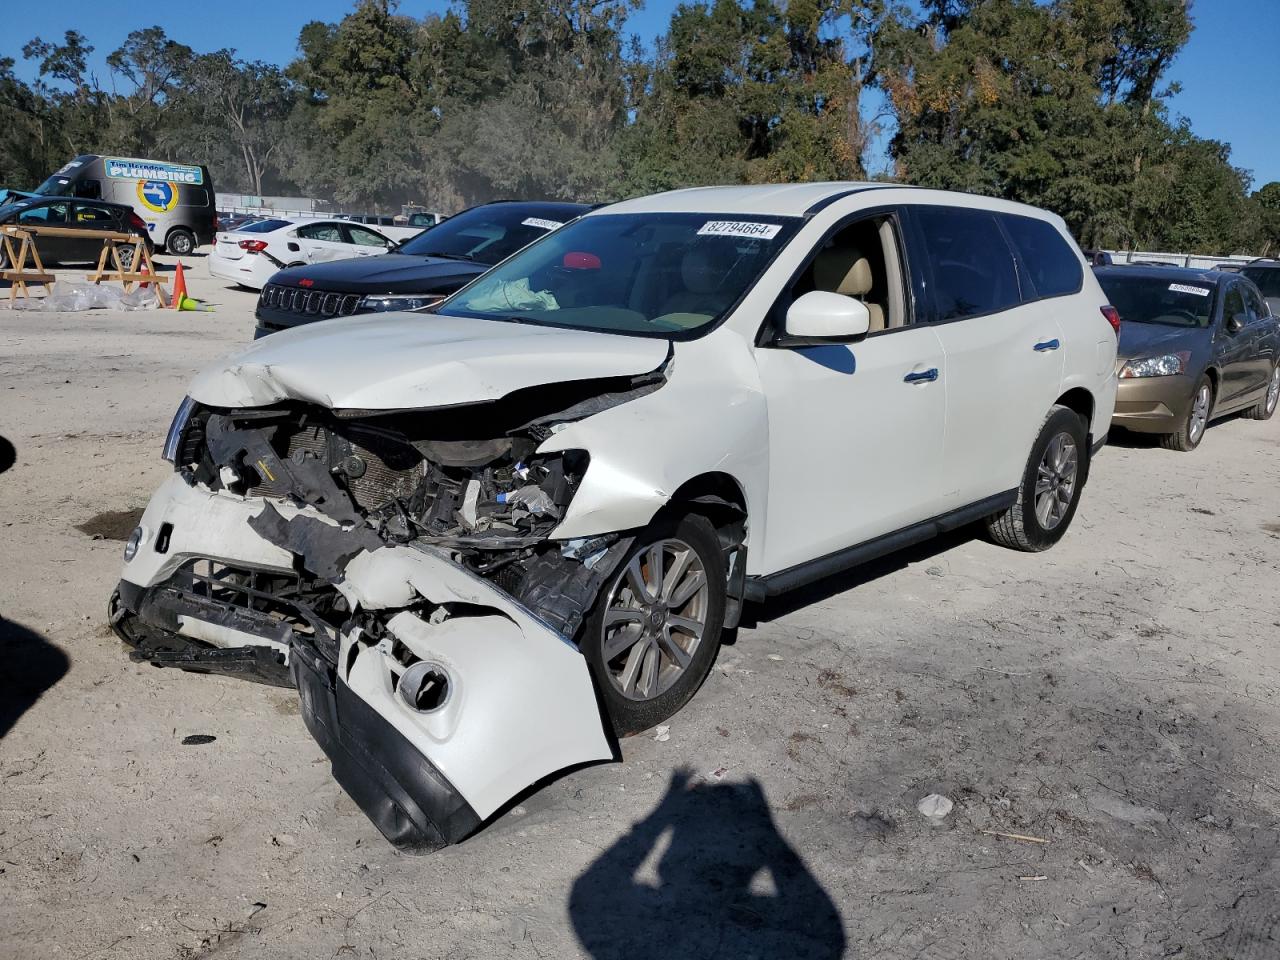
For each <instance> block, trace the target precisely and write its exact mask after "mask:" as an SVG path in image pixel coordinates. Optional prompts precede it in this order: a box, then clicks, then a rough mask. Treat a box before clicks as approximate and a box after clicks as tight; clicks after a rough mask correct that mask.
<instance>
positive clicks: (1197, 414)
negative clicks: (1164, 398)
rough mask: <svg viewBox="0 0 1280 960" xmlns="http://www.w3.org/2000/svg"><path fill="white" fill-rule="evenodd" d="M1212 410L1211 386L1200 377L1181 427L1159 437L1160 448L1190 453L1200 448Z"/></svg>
mask: <svg viewBox="0 0 1280 960" xmlns="http://www.w3.org/2000/svg"><path fill="white" fill-rule="evenodd" d="M1211 409H1213V384H1212V383H1211V382H1210V381H1209V378H1208V377H1207V376H1206V377H1201V378H1200V382H1199V383H1197V384H1196V392H1195V393H1194V394H1192V395H1191V406H1190V407H1188V408H1187V415H1186V417H1184V418H1183V420H1182V424H1181V426H1179V427H1178V429H1177V430H1175V431H1174V432H1173V433H1164V434H1161V435H1160V446H1162V447H1164V448H1165V449H1166V450H1177V451H1178V452H1180V453H1190V452H1191V451H1192V450H1194V449H1195V448H1196V447H1198V446H1200V441H1201V440H1203V439H1204V431H1205V428H1206V427H1208V426H1209V411H1210V410H1211Z"/></svg>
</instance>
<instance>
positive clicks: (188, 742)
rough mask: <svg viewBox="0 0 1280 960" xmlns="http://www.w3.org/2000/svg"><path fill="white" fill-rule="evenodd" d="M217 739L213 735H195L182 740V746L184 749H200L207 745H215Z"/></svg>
mask: <svg viewBox="0 0 1280 960" xmlns="http://www.w3.org/2000/svg"><path fill="white" fill-rule="evenodd" d="M217 739H218V738H217V737H215V736H214V735H213V734H211V733H193V734H191V736H189V737H183V738H182V745H183V746H184V747H199V746H203V745H204V744H206V743H213V741H215V740H217Z"/></svg>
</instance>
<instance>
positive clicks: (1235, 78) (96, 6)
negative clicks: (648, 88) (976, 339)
mask: <svg viewBox="0 0 1280 960" xmlns="http://www.w3.org/2000/svg"><path fill="white" fill-rule="evenodd" d="M353 5H354V4H353V0H307V2H306V3H302V2H298V0H259V2H258V3H257V4H255V5H253V8H252V10H253V12H252V14H249V13H247V12H245V10H241V12H240V13H238V14H237V15H236V16H234V17H231V16H226V15H225V13H224V14H222V15H219V14H215V13H213V12H212V10H210V11H209V12H208V13H207V14H206V15H199V14H197V15H194V16H192V17H184V16H183V15H182V14H181V12H180V11H181V9H182V8H181V7H180V6H178V5H167V6H166V5H161V6H160V7H157V8H153V9H155V10H156V11H157V12H147V9H148V8H147V5H145V4H136V5H135V4H127V3H125V4H104V3H103V2H102V0H61V2H59V3H52V4H38V5H35V6H32V5H24V6H23V10H22V13H21V15H18V16H11V17H6V18H5V29H4V31H3V33H2V34H0V57H6V56H7V57H13V58H14V60H16V61H18V65H17V71H18V75H19V76H21V77H23V78H24V79H28V80H29V79H32V76H33V74H34V70H33V69H32V66H33V65H31V64H27V63H24V62H23V61H22V45H23V44H24V43H25V42H26V41H27V40H29V39H30V38H31V37H34V36H41V37H43V38H44V39H46V40H51V39H60V38H61V36H62V34H63V32H64V31H66V30H70V29H74V30H79V31H80V32H81V33H83V34H85V35H86V36H88V38H89V40H90V42H91V43H93V44H94V46H95V47H96V48H97V49H96V52H95V63H94V69H95V71H96V72H97V74H98V77H99V80H100V81H101V83H102V84H103V86H108V85H109V81H110V77H109V74H108V71H107V69H106V66H105V65H104V63H103V58H104V57H105V56H106V54H107V53H109V52H110V51H111V50H114V49H115V48H116V47H118V46H119V45H120V43H121V41H123V40H124V38H125V36H126V35H127V34H128V33H129V31H131V30H135V29H138V28H139V27H148V26H151V25H153V24H155V23H159V24H160V25H161V26H163V27H164V28H165V30H166V32H167V33H168V34H169V36H171V37H173V38H174V39H175V40H179V41H181V42H182V43H185V44H188V45H189V46H191V47H194V48H195V49H197V50H213V49H217V48H219V47H233V48H235V49H236V50H238V51H239V53H240V56H242V57H245V58H247V59H252V60H258V59H260V60H269V61H275V62H278V63H283V62H286V61H288V60H290V59H292V58H293V56H294V55H295V54H296V52H297V38H298V30H299V29H300V28H301V26H302V25H303V24H304V23H305V22H307V21H308V20H330V21H333V20H338V19H340V18H341V17H342V16H343V14H345V13H346V12H347V11H348V10H350V9H351V7H352V6H353ZM447 5H448V4H447V0H403V2H402V3H401V6H400V10H401V12H402V13H406V14H410V15H412V16H422V15H424V14H426V13H429V12H431V11H441V10H443V9H445V8H446V7H447ZM674 7H675V0H648V2H647V3H646V4H645V6H644V8H643V9H641V10H640V11H638V12H637V13H636V14H635V15H634V16H633V17H632V19H631V20H630V21H629V29H630V30H631V31H633V32H634V33H636V34H637V35H638V36H640V37H641V38H642V39H643V40H645V41H649V40H651V39H652V38H653V37H655V36H657V35H658V34H660V33H662V32H663V31H664V30H665V28H666V25H667V22H668V20H669V18H670V14H671V10H672V9H674ZM108 10H110V11H111V14H110V16H103V14H104V12H105V11H108ZM1193 14H1194V16H1195V20H1196V29H1195V32H1194V33H1193V34H1192V37H1191V42H1190V43H1189V44H1187V46H1186V47H1185V48H1184V49H1183V51H1182V53H1181V54H1180V55H1179V57H1178V59H1177V61H1175V63H1174V65H1173V68H1172V70H1171V71H1170V73H1169V79H1170V80H1173V81H1177V82H1178V83H1180V84H1181V85H1182V91H1181V92H1180V93H1179V94H1177V95H1176V96H1175V97H1174V98H1173V100H1172V101H1171V103H1172V107H1173V110H1174V112H1175V113H1176V114H1179V115H1182V116H1185V117H1187V118H1188V119H1189V120H1190V121H1191V127H1192V129H1193V130H1194V131H1195V132H1196V133H1197V134H1198V135H1200V136H1202V137H1211V138H1213V139H1215V140H1222V141H1225V142H1227V143H1230V144H1231V147H1232V160H1233V162H1234V163H1235V164H1236V165H1237V166H1240V167H1244V168H1245V169H1246V170H1250V171H1252V173H1253V176H1254V187H1255V189H1256V188H1257V187H1259V186H1261V185H1262V184H1264V183H1267V182H1269V181H1272V180H1280V128H1278V126H1277V118H1278V117H1280V113H1278V112H1277V109H1276V99H1277V95H1278V94H1280V68H1278V67H1277V63H1276V54H1277V44H1278V43H1280V0H1195V3H1194V6H1193ZM873 152H874V153H875V155H873V156H871V157H869V158H868V159H869V161H870V164H871V166H872V168H873V169H878V168H882V167H883V166H884V165H885V163H886V160H885V157H884V156H883V138H881V139H880V141H879V142H878V146H877V147H873Z"/></svg>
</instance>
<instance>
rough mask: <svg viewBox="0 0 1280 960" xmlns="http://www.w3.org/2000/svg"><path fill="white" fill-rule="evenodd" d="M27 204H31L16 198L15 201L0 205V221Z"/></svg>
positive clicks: (27, 205) (3, 220)
mask: <svg viewBox="0 0 1280 960" xmlns="http://www.w3.org/2000/svg"><path fill="white" fill-rule="evenodd" d="M29 206H31V204H30V203H29V202H28V201H25V200H18V201H16V202H15V203H6V204H4V205H3V206H0V223H3V222H5V221H6V220H8V219H9V218H10V217H12V216H13V215H14V214H15V213H17V212H18V211H19V210H21V209H23V208H24V207H29Z"/></svg>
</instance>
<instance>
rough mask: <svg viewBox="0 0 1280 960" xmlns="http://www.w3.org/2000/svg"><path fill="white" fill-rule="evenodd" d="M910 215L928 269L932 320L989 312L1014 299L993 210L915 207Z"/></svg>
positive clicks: (1014, 284)
mask: <svg viewBox="0 0 1280 960" xmlns="http://www.w3.org/2000/svg"><path fill="white" fill-rule="evenodd" d="M916 220H917V222H918V223H919V225H920V231H921V233H922V234H923V237H924V244H925V253H926V255H927V257H928V260H929V265H930V267H931V268H932V273H933V300H934V305H935V306H936V308H937V317H936V319H938V320H956V319H959V318H962V317H972V316H977V315H979V314H984V313H994V312H996V311H997V310H1005V309H1007V308H1009V307H1012V306H1016V305H1017V304H1018V303H1019V302H1020V300H1021V294H1020V291H1019V288H1018V274H1017V268H1016V267H1015V266H1014V262H1013V254H1012V253H1011V252H1010V251H1009V245H1008V244H1007V243H1005V239H1004V234H1003V233H1001V231H1000V225H999V224H998V223H996V218H995V214H992V213H988V212H987V211H985V210H961V209H952V208H949V207H917V208H916Z"/></svg>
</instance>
